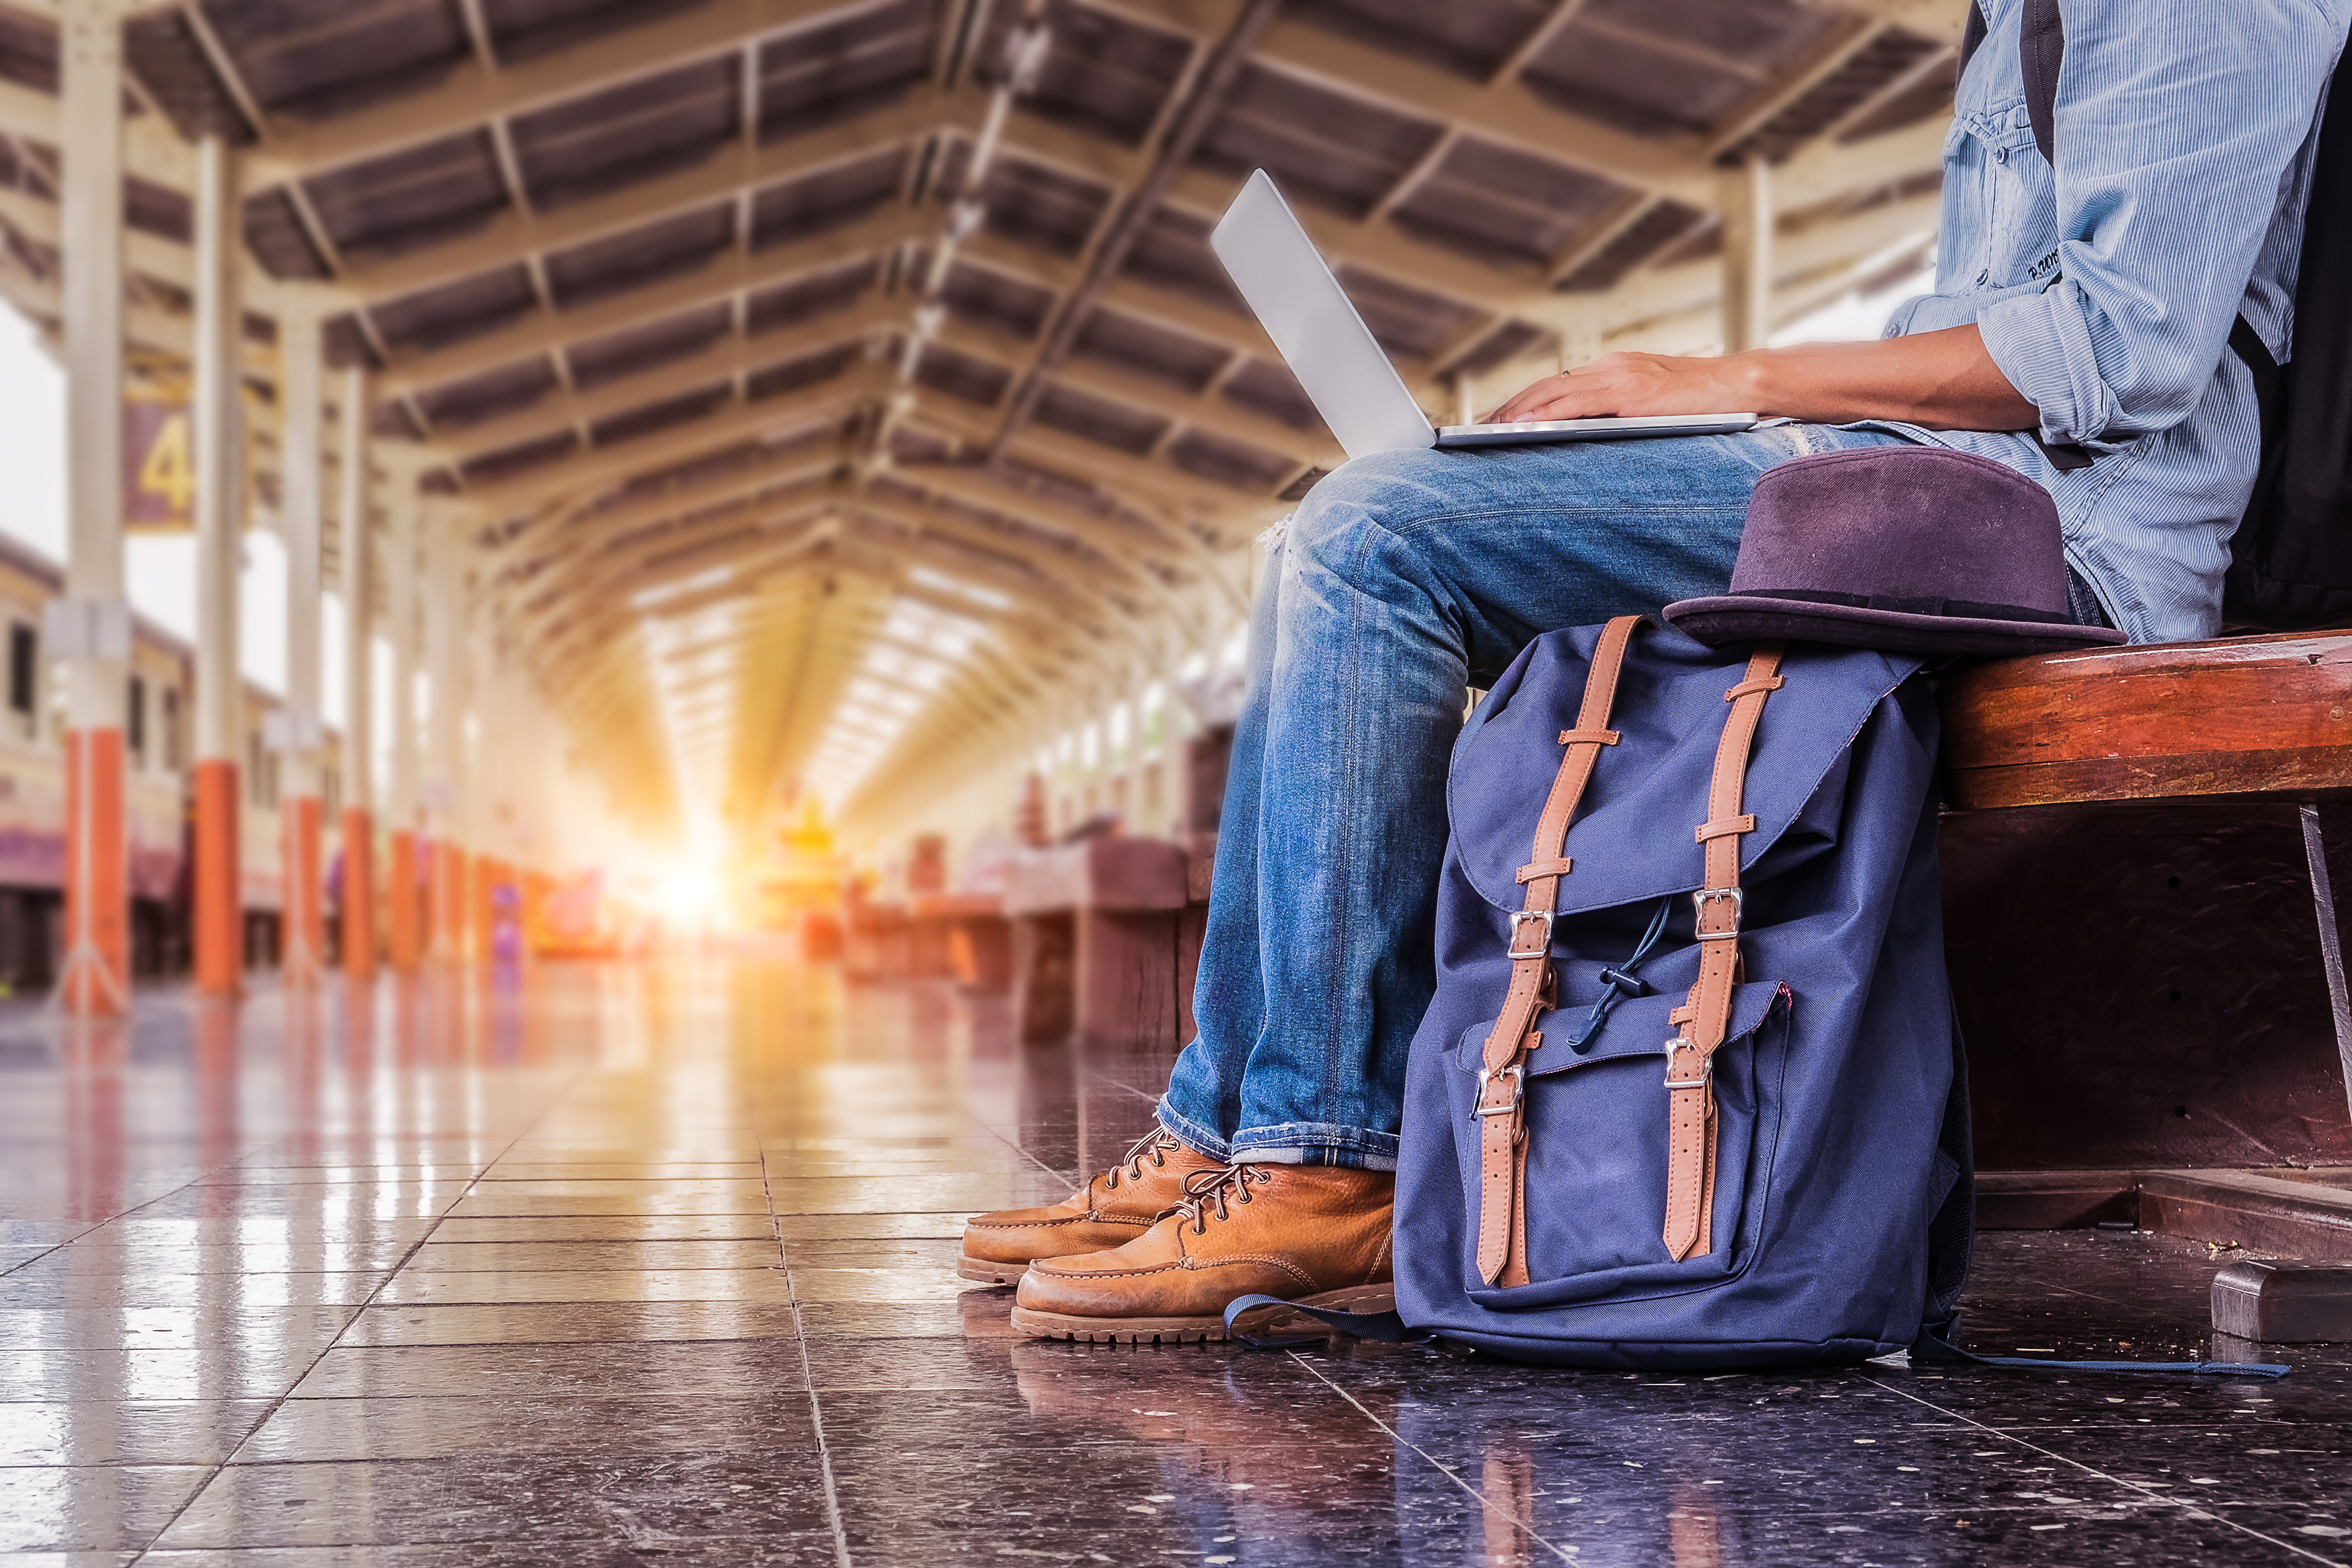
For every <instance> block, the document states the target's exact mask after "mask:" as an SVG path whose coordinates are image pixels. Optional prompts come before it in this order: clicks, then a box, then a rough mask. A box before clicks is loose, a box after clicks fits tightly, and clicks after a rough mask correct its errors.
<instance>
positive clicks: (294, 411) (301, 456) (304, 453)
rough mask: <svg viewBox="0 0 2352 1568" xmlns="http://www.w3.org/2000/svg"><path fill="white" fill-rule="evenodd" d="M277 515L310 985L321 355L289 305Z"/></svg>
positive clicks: (293, 963)
mask: <svg viewBox="0 0 2352 1568" xmlns="http://www.w3.org/2000/svg"><path fill="white" fill-rule="evenodd" d="M278 356H279V361H280V367H281V368H280V379H279V382H278V420H279V424H278V497H279V506H278V517H279V522H280V527H281V528H283V529H284V532H285V536H286V707H285V712H284V718H283V721H282V723H281V725H280V727H279V731H278V735H277V737H274V738H275V740H276V742H277V744H278V748H279V750H280V751H281V752H282V753H283V754H284V758H285V769H284V780H285V786H284V793H283V794H282V795H281V796H280V797H279V800H278V828H279V831H280V832H281V833H282V834H283V835H284V840H283V841H284V845H285V848H284V852H283V867H284V871H283V874H284V878H285V892H284V905H283V907H284V909H285V925H286V938H285V940H286V953H285V960H284V965H283V968H282V971H281V972H282V975H283V977H284V983H285V985H286V986H287V988H289V989H297V988H302V987H306V986H315V985H317V984H318V983H319V981H320V970H321V967H322V966H323V961H324V958H325V955H326V910H325V904H326V892H327V879H326V866H325V863H324V859H323V856H322V855H321V852H320V839H321V831H322V828H323V826H324V824H323V821H322V820H321V819H322V813H321V810H320V800H319V772H320V763H319V757H320V741H321V739H322V738H323V735H322V725H321V723H320V670H319V655H320V652H321V638H320V619H321V617H320V596H321V593H322V591H323V589H322V586H321V566H320V554H321V546H322V542H323V541H322V536H323V533H324V530H325V517H323V515H322V514H323V512H324V510H325V507H324V504H323V503H324V496H323V494H322V491H323V490H324V488H325V486H324V483H323V481H324V472H323V471H324V467H325V462H324V459H325V453H324V451H323V450H322V448H323V445H324V440H323V438H324V434H325V433H324V430H323V423H324V419H323V415H322V413H321V411H320V402H321V400H322V398H323V395H324V392H325V388H324V387H323V385H322V384H321V382H322V381H323V375H322V371H323V369H324V358H323V351H322V349H321V345H320V333H319V321H318V318H317V317H316V316H314V315H312V314H310V312H309V311H307V310H299V309H297V310H289V311H286V312H285V313H284V314H283V315H282V316H281V317H280V318H279V319H278Z"/></svg>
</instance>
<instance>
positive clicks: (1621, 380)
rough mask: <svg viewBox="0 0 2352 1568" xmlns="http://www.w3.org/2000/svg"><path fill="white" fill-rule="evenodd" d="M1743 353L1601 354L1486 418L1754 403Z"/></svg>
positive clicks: (1621, 414) (1698, 409) (1620, 414)
mask: <svg viewBox="0 0 2352 1568" xmlns="http://www.w3.org/2000/svg"><path fill="white" fill-rule="evenodd" d="M1746 368H1747V366H1746V362H1745V359H1744V357H1743V356H1733V357H1729V358H1725V359H1713V360H1695V359H1678V358H1675V357H1674V356H1672V355H1667V354H1623V353H1619V354H1603V355H1601V357H1600V358H1599V359H1597V360H1595V361H1592V362H1591V363H1590V364H1585V365H1579V366H1577V367H1576V368H1575V369H1574V370H1572V371H1563V372H1561V373H1560V374H1559V375H1556V376H1546V377H1544V379H1543V380H1541V381H1539V382H1536V383H1535V385H1533V386H1531V387H1528V389H1527V390H1526V391H1524V392H1520V393H1519V394H1518V395H1517V397H1514V398H1512V399H1511V400H1510V401H1509V402H1506V403H1504V404H1503V406H1502V407H1500V408H1498V409H1496V411H1495V412H1494V413H1490V414H1488V415H1487V416H1486V421H1485V423H1488V424H1507V423H1518V422H1519V421H1522V420H1538V419H1601V418H1612V417H1614V418H1625V419H1631V418H1638V417H1641V416H1643V415H1648V414H1666V413H1730V412H1733V411H1741V412H1744V411H1747V410H1749V409H1753V408H1755V407H1756V406H1757V405H1756V402H1755V395H1756V394H1755V390H1754V389H1753V388H1751V387H1749V386H1748V384H1747V381H1748V378H1747V377H1746V376H1745V375H1744V374H1743V373H1742V372H1743V371H1745V370H1746Z"/></svg>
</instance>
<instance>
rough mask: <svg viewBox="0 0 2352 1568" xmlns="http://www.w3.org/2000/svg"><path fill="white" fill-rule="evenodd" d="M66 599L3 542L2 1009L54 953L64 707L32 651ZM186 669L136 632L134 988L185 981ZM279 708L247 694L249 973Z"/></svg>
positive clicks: (60, 913)
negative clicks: (146, 979)
mask: <svg viewBox="0 0 2352 1568" xmlns="http://www.w3.org/2000/svg"><path fill="white" fill-rule="evenodd" d="M63 591H64V577H63V573H62V571H61V570H60V569H59V568H58V565H57V563H55V562H54V561H50V560H48V559H45V558H44V557H42V556H40V555H39V554H37V553H36V552H35V551H33V550H32V549H28V548H27V547H26V546H25V545H23V544H21V543H18V542H17V541H16V540H13V539H9V538H5V537H0V995H5V994H8V993H17V994H21V993H23V992H24V991H26V990H27V989H37V988H42V987H46V986H47V985H48V984H49V982H50V980H51V978H52V977H54V975H55V972H56V967H57V964H58V958H59V956H61V955H62V953H63V951H64V946H63V942H64V887H65V828H66V789H65V707H64V701H65V699H64V692H63V688H62V683H61V681H60V680H59V678H58V671H57V669H56V667H55V665H54V664H53V663H52V661H51V660H49V659H48V658H47V656H46V655H45V653H44V651H43V648H42V639H41V620H42V612H43V609H44V607H45V606H46V605H47V604H48V603H49V602H50V601H52V600H54V599H56V598H58V596H59V595H60V594H61V593H62V592H63ZM193 675H194V651H193V650H192V649H191V648H190V647H189V646H188V645H187V643H184V642H183V641H181V640H180V639H179V638H177V637H175V636H173V635H172V633H170V632H166V631H164V630H163V628H162V627H160V626H158V625H156V624H155V623H154V622H151V621H147V620H145V619H143V618H142V619H139V620H136V621H134V622H133V625H132V635H131V661H130V665H129V668H128V670H127V671H126V673H125V675H124V679H125V681H126V683H127V685H126V688H125V691H124V694H123V698H124V700H123V751H124V761H125V768H126V772H127V775H128V777H127V779H126V783H127V785H128V790H127V800H126V804H127V808H128V809H127V810H126V812H125V817H126V826H127V830H128V831H129V833H130V836H131V843H130V858H129V869H130V879H131V967H132V969H133V972H134V973H136V974H138V975H141V976H154V975H170V974H179V973H183V972H184V971H185V970H186V968H187V967H188V963H189V910H190V906H191V901H192V896H193V891H194V890H193V888H192V887H191V885H190V883H189V877H190V871H189V867H190V863H191V861H190V837H189V835H190V831H191V828H190V811H191V795H190V782H189V780H190V767H191V764H192V762H193V760H194V738H195V711H194V695H193V694H194V678H193ZM279 706H282V704H281V703H280V702H279V700H278V698H277V697H276V696H275V695H272V694H270V693H268V692H267V691H264V690H263V689H261V688H260V687H258V686H256V685H251V684H250V683H247V685H246V688H245V722H244V725H243V728H244V731H245V735H246V737H247V744H246V755H245V756H243V757H241V758H238V762H239V765H240V771H241V773H242V775H243V779H242V785H243V790H244V804H245V810H244V820H243V821H242V823H241V824H240V826H241V829H242V835H243V842H242V844H241V846H240V848H241V850H242V855H241V867H240V870H241V873H242V876H243V882H244V887H243V895H244V903H245V909H246V917H245V934H246V940H245V946H246V957H247V963H248V964H249V965H253V966H258V967H267V966H270V965H274V964H275V963H276V962H277V960H278V954H279V947H280V942H279V915H278V912H279V909H280V906H281V904H282V902H283V898H282V892H281V889H280V886H279V880H278V875H279V873H278V867H279V860H280V857H279V852H278V757H277V755H276V753H275V752H273V751H272V750H271V749H270V748H269V747H268V743H267V740H266V731H267V728H268V715H269V714H270V713H271V712H273V711H274V710H276V709H277V708H278V707H279ZM337 740H338V737H335V736H334V735H332V734H330V735H329V736H328V737H327V742H326V768H327V771H326V777H327V779H328V780H329V789H330V790H332V788H333V783H332V781H333V780H334V779H335V778H336V777H337V768H336V762H337ZM329 820H330V821H333V818H332V817H330V819H329Z"/></svg>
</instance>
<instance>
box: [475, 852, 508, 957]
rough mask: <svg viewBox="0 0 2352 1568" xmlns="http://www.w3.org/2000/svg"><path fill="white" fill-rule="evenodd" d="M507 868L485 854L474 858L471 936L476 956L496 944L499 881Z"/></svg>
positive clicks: (489, 953)
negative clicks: (476, 858)
mask: <svg viewBox="0 0 2352 1568" xmlns="http://www.w3.org/2000/svg"><path fill="white" fill-rule="evenodd" d="M505 874H506V868H505V866H504V864H503V863H502V862H499V861H495V860H492V859H491V858H490V857H489V856H488V855H484V856H482V857H480V858H479V859H478V860H476V861H475V862H474V896H473V899H472V901H471V902H472V906H473V914H474V940H473V946H472V949H471V950H472V952H473V955H474V956H475V957H477V958H488V957H490V956H492V955H493V953H494V952H495V950H496V948H497V946H498V922H499V881H500V880H501V879H502V878H503V877H504V876H505Z"/></svg>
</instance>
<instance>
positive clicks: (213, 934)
mask: <svg viewBox="0 0 2352 1568" xmlns="http://www.w3.org/2000/svg"><path fill="white" fill-rule="evenodd" d="M195 785H196V877H195V882H196V908H195V925H196V930H195V938H196V989H197V991H198V992H199V993H200V994H202V995H205V996H208V997H233V996H236V994H237V993H238V992H239V991H241V990H243V989H244V988H245V901H244V899H243V898H242V897H241V896H240V892H239V883H238V877H239V875H240V873H239V871H238V868H237V841H236V840H237V821H238V819H239V818H240V817H242V816H243V815H244V812H243V810H241V809H240V805H239V802H238V798H237V777H236V763H234V762H231V761H228V760H227V759H226V758H216V757H215V758H205V759H203V760H202V761H199V762H198V763H197V764H196V768H195Z"/></svg>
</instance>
